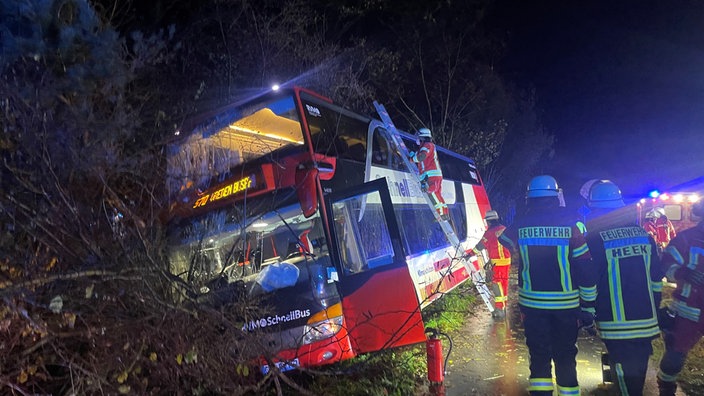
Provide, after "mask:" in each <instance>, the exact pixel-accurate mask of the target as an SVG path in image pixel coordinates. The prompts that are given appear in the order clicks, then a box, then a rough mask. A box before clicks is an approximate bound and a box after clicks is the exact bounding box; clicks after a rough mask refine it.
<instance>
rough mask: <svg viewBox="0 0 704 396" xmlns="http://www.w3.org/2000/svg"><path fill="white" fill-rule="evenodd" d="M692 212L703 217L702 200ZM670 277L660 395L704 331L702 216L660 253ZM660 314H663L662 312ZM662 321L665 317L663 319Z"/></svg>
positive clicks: (670, 390)
mask: <svg viewBox="0 0 704 396" xmlns="http://www.w3.org/2000/svg"><path fill="white" fill-rule="evenodd" d="M692 213H693V214H694V215H695V216H697V217H699V218H700V219H704V200H701V199H700V200H699V201H698V202H696V203H695V204H694V205H693V206H692ZM662 264H663V268H664V269H665V273H666V275H667V278H668V279H669V280H675V281H676V282H677V288H676V289H675V291H674V293H672V302H671V303H670V306H669V307H668V310H669V311H670V312H671V313H672V315H664V316H674V318H672V319H671V320H672V323H670V324H669V325H667V324H666V323H662V324H661V326H662V327H663V336H664V339H665V354H664V355H663V356H662V360H660V371H658V387H659V388H660V395H667V396H670V395H674V394H675V392H676V391H677V382H676V381H677V376H678V374H679V373H680V371H682V367H683V366H684V362H685V360H686V359H687V354H688V353H689V351H690V350H691V349H692V347H694V345H695V344H696V343H697V342H698V341H699V340H700V339H701V338H702V334H704V317H702V316H703V315H702V311H703V310H704V220H700V221H699V224H697V225H696V226H694V227H692V228H689V229H686V230H684V231H681V232H680V233H679V235H677V236H676V237H675V238H673V239H672V241H670V244H669V245H667V248H665V251H664V253H663V256H662ZM661 317H662V316H661ZM663 322H664V321H663Z"/></svg>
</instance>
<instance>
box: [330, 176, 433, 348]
mask: <svg viewBox="0 0 704 396" xmlns="http://www.w3.org/2000/svg"><path fill="white" fill-rule="evenodd" d="M363 202H366V204H363ZM326 204H327V209H328V214H329V219H330V220H329V221H330V223H331V224H330V229H331V232H332V235H333V238H332V239H333V241H332V242H333V243H332V245H333V248H332V250H333V252H334V253H333V254H332V256H334V257H335V258H336V260H337V261H338V263H339V267H340V269H341V271H340V279H339V288H340V294H341V295H342V309H343V315H344V317H345V325H346V328H347V331H348V333H349V335H350V339H351V340H352V346H353V348H354V349H355V353H365V352H372V351H377V350H381V349H385V348H390V347H395V346H401V345H407V344H412V343H418V342H422V341H424V340H425V334H424V330H423V320H422V317H421V313H420V306H419V304H418V298H417V297H416V292H415V287H414V284H413V280H412V279H411V275H410V273H409V272H408V267H407V264H406V257H405V256H406V255H405V252H404V248H403V244H402V243H401V239H400V233H399V230H398V226H397V222H396V219H395V215H394V212H393V206H392V203H391V196H390V195H389V190H388V186H387V183H386V179H384V178H382V179H377V180H374V181H371V182H368V183H365V184H362V185H359V186H355V187H354V188H352V189H350V190H347V191H340V192H335V193H332V194H329V195H328V196H327V199H326Z"/></svg>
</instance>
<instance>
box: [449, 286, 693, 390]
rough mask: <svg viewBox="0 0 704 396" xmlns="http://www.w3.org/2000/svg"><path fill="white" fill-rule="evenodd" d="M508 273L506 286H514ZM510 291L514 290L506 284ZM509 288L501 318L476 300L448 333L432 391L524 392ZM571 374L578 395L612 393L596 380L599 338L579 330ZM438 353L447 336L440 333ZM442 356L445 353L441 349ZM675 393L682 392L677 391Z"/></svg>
mask: <svg viewBox="0 0 704 396" xmlns="http://www.w3.org/2000/svg"><path fill="white" fill-rule="evenodd" d="M516 282H517V279H516V275H515V273H514V274H512V279H511V286H512V287H511V289H515V287H516ZM512 291H513V292H514V293H513V296H515V295H516V294H515V291H514V290H512ZM511 297H512V295H511V294H509V309H508V314H507V315H506V318H505V319H502V320H496V319H492V318H491V315H490V314H489V312H488V311H487V310H486V309H485V308H484V307H483V305H482V306H480V305H479V303H477V304H478V305H477V307H476V309H475V310H474V311H475V314H473V315H472V316H470V317H468V320H467V322H466V324H465V325H464V327H463V328H462V329H461V330H459V331H456V332H453V333H452V334H449V336H450V337H451V339H452V350H451V351H450V355H449V359H448V362H447V371H446V377H445V382H444V389H441V390H440V391H436V392H435V394H439V395H440V394H443V393H444V395H445V396H467V395H482V396H503V395H506V396H522V395H528V392H527V391H526V389H527V388H528V377H529V373H530V371H529V369H528V364H529V355H528V348H527V347H526V345H525V335H524V331H523V326H522V323H521V319H520V314H519V311H518V307H517V305H516V302H515V298H511ZM577 346H578V349H579V353H578V354H577V374H578V379H579V383H580V387H581V392H582V395H595V396H610V395H618V391H617V389H616V388H615V386H614V385H613V384H610V383H609V384H604V383H603V382H602V366H601V352H602V351H604V350H605V347H604V344H603V343H602V342H601V340H600V339H599V338H598V337H595V336H589V335H587V334H584V333H580V337H579V339H578V342H577ZM443 349H444V353H445V354H447V353H448V350H449V342H448V341H447V340H446V339H443ZM445 356H447V355H445ZM656 373H657V362H656V361H653V359H651V361H650V367H649V368H648V377H647V379H646V385H645V387H644V395H646V396H647V395H657V393H658V392H657V384H656V380H655V376H656ZM678 395H685V394H684V393H682V392H681V391H680V392H678Z"/></svg>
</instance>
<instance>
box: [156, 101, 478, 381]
mask: <svg viewBox="0 0 704 396" xmlns="http://www.w3.org/2000/svg"><path fill="white" fill-rule="evenodd" d="M182 132H185V133H182V136H180V140H179V141H178V143H175V144H173V146H172V147H170V149H169V155H168V173H169V178H168V186H169V189H170V191H171V192H172V193H173V196H174V197H175V198H174V200H173V203H172V205H171V207H170V209H169V220H168V225H169V238H168V254H169V262H170V267H171V268H170V269H171V271H172V272H173V274H175V275H177V276H179V277H180V278H181V279H182V280H183V281H184V284H187V285H190V289H191V290H196V291H198V293H201V294H204V295H208V294H217V293H218V289H220V288H224V287H237V288H239V293H240V294H238V295H241V293H243V294H244V295H246V296H251V298H253V299H254V298H256V299H258V300H257V301H264V302H266V304H265V305H266V306H267V307H269V311H268V312H267V313H266V314H263V315H260V316H255V315H252V316H251V317H245V318H243V327H242V329H243V330H244V331H247V332H260V333H261V337H260V339H262V340H265V342H263V344H265V345H266V347H267V348H268V351H267V356H273V359H267V360H266V361H263V362H262V367H261V368H262V371H263V372H264V373H266V372H267V371H268V370H270V367H271V364H276V365H277V367H278V368H279V369H282V370H283V369H289V368H292V367H296V366H298V367H310V366H316V365H322V364H327V363H333V362H339V361H341V360H344V359H349V358H351V357H354V356H357V355H359V354H362V353H367V352H372V351H378V350H381V349H385V348H391V347H397V346H402V345H408V344H412V343H418V342H422V341H424V340H425V339H426V338H425V333H424V327H423V321H422V316H421V312H422V309H423V308H424V307H426V306H428V305H429V304H430V303H432V302H433V301H434V300H436V299H437V298H439V297H440V296H442V295H443V293H446V292H448V291H450V290H451V289H453V288H455V287H456V286H458V285H459V284H460V283H462V282H464V281H466V280H467V279H469V277H470V274H468V273H467V269H466V268H465V266H464V265H463V264H462V263H461V262H460V261H459V260H456V259H454V258H455V257H458V256H459V255H464V254H465V253H466V252H469V251H470V250H471V249H472V248H474V247H475V245H476V244H477V242H478V241H479V240H480V238H481V236H482V234H483V232H484V230H485V228H486V223H485V222H484V220H483V217H484V214H485V212H486V211H487V210H489V209H490V204H489V200H488V198H487V194H486V191H485V189H484V187H483V185H482V179H481V178H480V176H479V173H478V172H477V168H476V166H475V164H474V162H473V161H472V160H471V159H469V158H466V157H463V156H461V155H458V154H455V153H452V152H451V151H449V150H446V149H443V148H438V153H439V160H440V164H441V167H442V170H443V174H444V181H443V185H442V191H443V196H444V198H445V200H446V202H447V204H448V206H449V210H450V217H451V221H452V224H453V225H454V228H455V230H456V234H457V236H458V237H459V239H460V241H461V248H462V249H463V250H465V251H464V252H456V251H455V248H454V247H453V246H451V244H450V243H449V242H448V241H447V238H446V237H445V235H444V233H443V232H442V230H441V228H440V225H439V224H438V223H437V222H436V221H435V219H434V216H433V213H432V211H431V210H432V209H431V208H430V207H429V206H428V205H427V203H426V201H425V200H424V197H423V196H422V195H421V194H423V192H422V191H421V190H420V186H419V185H418V183H417V182H416V181H414V180H415V179H414V178H413V175H412V174H411V173H409V171H408V169H406V168H405V167H404V163H403V160H402V158H401V157H400V154H399V153H398V152H397V150H395V149H394V147H393V146H392V143H391V141H390V139H389V134H388V132H387V131H386V130H385V128H384V126H383V124H382V123H381V122H380V121H378V120H377V119H374V118H370V117H367V116H364V115H360V114H356V113H354V112H351V111H349V110H346V109H344V108H342V107H340V106H337V105H335V104H333V103H332V101H331V100H329V99H327V98H325V97H322V96H320V95H318V94H315V93H313V92H310V91H308V90H305V89H302V88H290V89H280V90H276V91H274V90H272V91H270V92H268V93H266V94H262V95H260V96H258V97H256V98H253V99H251V100H247V101H243V102H240V103H237V104H233V105H231V106H228V107H226V108H224V109H222V110H220V111H218V112H215V113H213V114H211V115H209V116H208V117H207V118H204V119H202V120H201V121H200V122H198V123H195V126H194V127H192V128H188V130H185V131H182ZM402 136H403V139H404V140H405V141H406V144H407V145H408V147H409V148H411V149H413V148H415V147H417V146H415V143H414V142H415V138H414V137H413V135H410V134H407V133H404V132H402ZM475 257H477V256H475ZM472 265H475V268H479V269H480V270H481V265H482V263H481V260H476V261H474V262H473V263H472ZM221 295H229V294H227V293H224V294H221Z"/></svg>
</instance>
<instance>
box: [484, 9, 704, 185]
mask: <svg viewBox="0 0 704 396" xmlns="http://www.w3.org/2000/svg"><path fill="white" fill-rule="evenodd" d="M496 18H497V19H496V21H495V26H496V27H497V28H498V29H505V33H506V34H507V35H508V37H509V40H508V47H507V58H506V59H505V63H504V65H503V67H504V70H503V72H504V73H505V75H507V76H508V77H509V78H511V79H513V80H514V81H516V82H517V83H518V84H524V85H533V86H534V87H535V90H536V95H537V98H538V104H539V107H540V110H541V111H542V113H541V115H542V120H543V123H544V125H545V127H546V128H547V129H548V130H549V131H550V132H552V133H554V134H555V136H556V138H557V139H556V151H555V157H554V158H553V160H554V161H552V162H548V163H546V164H545V166H544V171H545V172H546V173H550V174H552V175H554V176H555V177H556V178H557V179H558V182H559V183H560V184H561V185H562V186H563V188H564V189H565V192H566V194H567V196H570V194H573V193H575V192H576V191H578V190H579V187H580V186H581V185H582V183H584V182H586V181H587V180H589V179H611V180H613V181H614V182H616V183H617V184H618V185H619V186H620V187H621V189H622V191H623V194H624V195H625V196H627V197H632V198H636V197H640V196H643V195H645V194H647V192H648V191H650V190H651V189H656V188H657V189H659V190H660V191H664V190H668V189H671V188H676V186H678V185H679V184H681V183H685V182H687V181H689V180H691V179H694V178H696V177H698V176H702V175H704V161H703V160H702V152H704V150H703V148H704V133H702V126H703V125H704V122H703V121H704V111H702V110H704V2H697V1H668V2H654V1H641V2H631V1H625V2H624V1H616V2H606V1H520V0H516V1H505V2H503V3H501V6H500V11H499V12H498V13H497V16H496Z"/></svg>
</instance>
